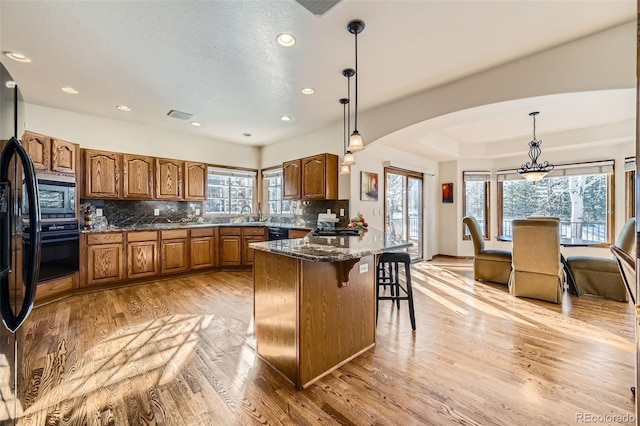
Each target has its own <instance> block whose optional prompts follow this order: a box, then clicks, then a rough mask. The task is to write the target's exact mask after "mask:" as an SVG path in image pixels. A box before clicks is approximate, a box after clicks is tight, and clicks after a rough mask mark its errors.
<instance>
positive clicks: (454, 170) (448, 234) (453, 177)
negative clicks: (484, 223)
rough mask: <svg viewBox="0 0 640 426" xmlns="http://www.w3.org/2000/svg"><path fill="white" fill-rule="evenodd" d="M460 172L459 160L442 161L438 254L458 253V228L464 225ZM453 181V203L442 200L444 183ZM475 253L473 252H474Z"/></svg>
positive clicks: (454, 254) (439, 183)
mask: <svg viewBox="0 0 640 426" xmlns="http://www.w3.org/2000/svg"><path fill="white" fill-rule="evenodd" d="M458 174H460V176H462V172H460V173H458V162H457V161H445V162H442V163H440V173H439V177H438V185H439V190H440V193H439V198H438V201H437V202H438V206H439V208H438V219H439V220H438V225H439V226H438V238H439V245H438V247H439V249H440V250H439V251H438V254H445V255H447V256H457V255H458V245H457V244H458V240H459V238H461V234H459V233H458V231H457V229H458V228H460V229H461V227H462V225H461V223H462V193H463V191H462V185H461V184H460V182H461V179H458ZM450 182H451V183H453V203H443V202H442V184H443V183H450ZM472 253H473V252H472Z"/></svg>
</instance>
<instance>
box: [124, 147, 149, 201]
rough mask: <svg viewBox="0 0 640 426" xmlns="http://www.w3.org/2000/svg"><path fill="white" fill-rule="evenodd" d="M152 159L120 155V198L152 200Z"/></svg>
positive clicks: (142, 156)
mask: <svg viewBox="0 0 640 426" xmlns="http://www.w3.org/2000/svg"><path fill="white" fill-rule="evenodd" d="M153 163H154V161H153V158H151V157H146V156H144V155H131V154H123V155H122V196H123V197H124V198H132V199H138V200H140V199H142V200H149V199H152V198H153Z"/></svg>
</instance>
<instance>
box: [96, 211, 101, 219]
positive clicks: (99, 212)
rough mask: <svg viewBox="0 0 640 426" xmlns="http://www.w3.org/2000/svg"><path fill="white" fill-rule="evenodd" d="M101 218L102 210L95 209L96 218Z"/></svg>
mask: <svg viewBox="0 0 640 426" xmlns="http://www.w3.org/2000/svg"><path fill="white" fill-rule="evenodd" d="M100 216H102V209H96V217H100Z"/></svg>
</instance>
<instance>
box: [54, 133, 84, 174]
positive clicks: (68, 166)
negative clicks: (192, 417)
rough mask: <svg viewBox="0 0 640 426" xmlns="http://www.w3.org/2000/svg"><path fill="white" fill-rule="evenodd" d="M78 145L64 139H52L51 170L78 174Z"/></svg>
mask: <svg viewBox="0 0 640 426" xmlns="http://www.w3.org/2000/svg"><path fill="white" fill-rule="evenodd" d="M77 152H78V145H76V144H74V143H71V142H66V141H62V140H60V139H52V140H51V171H53V172H60V173H73V174H74V175H75V174H76V155H77Z"/></svg>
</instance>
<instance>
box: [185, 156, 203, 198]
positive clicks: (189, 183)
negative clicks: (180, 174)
mask: <svg viewBox="0 0 640 426" xmlns="http://www.w3.org/2000/svg"><path fill="white" fill-rule="evenodd" d="M184 170H185V179H184V186H185V190H184V194H185V198H186V199H187V200H204V199H205V195H206V190H207V166H206V164H202V163H192V162H190V161H185V163H184Z"/></svg>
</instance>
